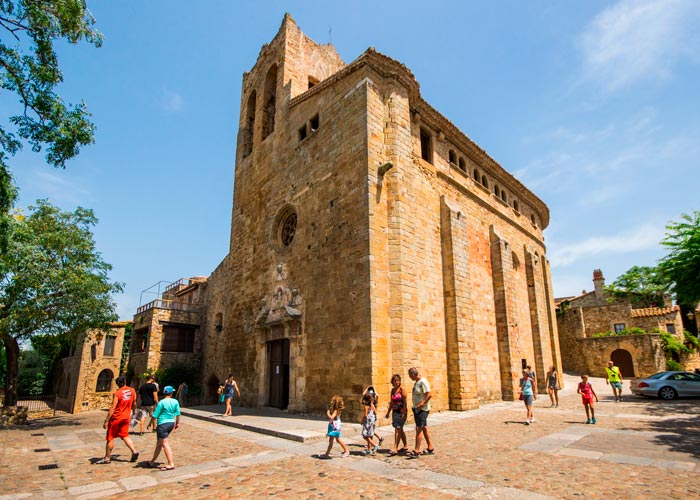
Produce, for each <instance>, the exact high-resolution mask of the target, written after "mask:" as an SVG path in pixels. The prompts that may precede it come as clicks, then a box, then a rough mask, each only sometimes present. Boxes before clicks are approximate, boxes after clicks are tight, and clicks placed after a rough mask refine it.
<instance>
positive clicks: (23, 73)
mask: <svg viewBox="0 0 700 500" xmlns="http://www.w3.org/2000/svg"><path fill="white" fill-rule="evenodd" d="M94 23H95V20H94V18H93V17H92V14H90V11H89V10H88V8H87V5H86V2H85V0H0V92H2V93H12V94H15V95H16V96H17V97H18V99H19V107H18V110H17V112H16V114H14V115H12V116H9V118H8V121H9V123H10V126H7V127H4V126H0V249H2V248H4V246H5V245H6V242H7V241H6V236H7V231H8V229H9V228H8V226H9V225H10V218H9V212H10V209H11V208H12V206H13V204H14V201H15V199H16V189H15V187H14V185H13V183H12V173H11V170H10V167H9V164H8V163H7V162H8V159H9V158H10V157H11V156H14V155H15V154H16V153H17V152H18V151H19V150H20V149H21V148H22V144H23V143H24V142H26V143H29V144H30V145H31V148H32V151H35V152H39V151H41V150H42V149H45V151H46V154H45V157H46V161H47V163H48V164H49V165H52V166H54V167H58V168H64V167H65V163H66V161H67V160H69V159H70V158H73V157H74V156H76V155H77V154H78V152H79V150H80V147H81V146H84V145H87V144H90V143H91V142H93V134H94V128H95V127H94V125H93V124H92V122H91V121H90V113H88V111H87V107H86V106H85V103H80V104H77V105H70V104H66V103H65V102H64V101H63V99H62V98H61V97H60V96H59V95H58V94H57V93H56V87H57V86H58V85H59V84H60V83H61V82H62V81H63V74H62V73H61V70H60V68H59V66H58V58H57V56H56V52H55V50H54V43H55V42H56V41H58V40H65V41H67V42H69V43H72V44H76V43H78V42H80V41H82V40H84V41H86V42H88V43H91V44H93V45H95V46H97V47H99V46H100V45H101V44H102V35H101V34H100V33H99V32H98V31H96V30H94V29H93V28H92V26H93V25H94ZM8 114H9V113H8Z"/></svg>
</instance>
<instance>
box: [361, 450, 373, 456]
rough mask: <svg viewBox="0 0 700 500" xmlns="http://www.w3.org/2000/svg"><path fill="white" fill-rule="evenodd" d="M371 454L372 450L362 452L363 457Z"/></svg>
mask: <svg viewBox="0 0 700 500" xmlns="http://www.w3.org/2000/svg"><path fill="white" fill-rule="evenodd" d="M371 453H372V450H365V451H363V452H362V454H363V455H369V454H371Z"/></svg>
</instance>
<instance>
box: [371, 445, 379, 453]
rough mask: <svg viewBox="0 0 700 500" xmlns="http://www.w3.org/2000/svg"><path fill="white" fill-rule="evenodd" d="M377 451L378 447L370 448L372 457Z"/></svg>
mask: <svg viewBox="0 0 700 500" xmlns="http://www.w3.org/2000/svg"><path fill="white" fill-rule="evenodd" d="M378 450H379V446H377V445H375V446H373V447H372V454H373V455H374V454H375V453H376V452H377V451H378Z"/></svg>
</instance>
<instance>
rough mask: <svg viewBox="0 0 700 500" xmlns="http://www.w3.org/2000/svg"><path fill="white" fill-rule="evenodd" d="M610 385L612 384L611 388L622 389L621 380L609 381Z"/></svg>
mask: <svg viewBox="0 0 700 500" xmlns="http://www.w3.org/2000/svg"><path fill="white" fill-rule="evenodd" d="M610 385H611V386H613V389H622V382H610Z"/></svg>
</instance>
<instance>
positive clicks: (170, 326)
mask: <svg viewBox="0 0 700 500" xmlns="http://www.w3.org/2000/svg"><path fill="white" fill-rule="evenodd" d="M206 281H207V280H206V278H204V277H200V276H197V277H193V278H182V279H179V280H177V281H175V282H173V283H170V284H168V285H167V286H166V287H165V290H164V291H163V293H162V294H160V293H159V294H158V297H157V298H156V299H155V300H152V301H150V302H148V303H147V304H144V305H142V306H140V307H139V308H138V310H137V311H136V315H135V316H134V331H133V333H132V336H131V347H130V349H129V374H130V375H131V377H130V378H131V385H132V386H134V387H138V386H139V384H140V383H141V382H143V381H144V377H143V375H144V374H145V373H146V372H147V371H148V370H149V369H150V370H155V369H157V368H167V367H169V366H172V365H174V364H176V363H177V364H186V365H194V366H196V365H198V364H199V363H200V359H201V358H200V352H201V344H200V338H201V335H198V332H199V328H200V325H199V323H200V313H201V312H202V310H203V308H202V306H203V304H202V303H201V302H202V299H203V297H202V289H203V288H204V286H205V285H206Z"/></svg>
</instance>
